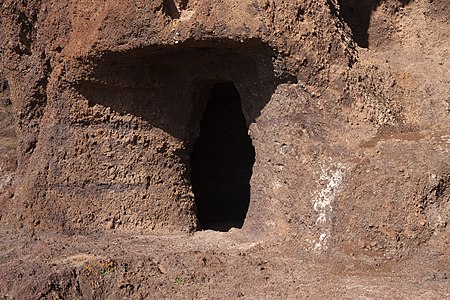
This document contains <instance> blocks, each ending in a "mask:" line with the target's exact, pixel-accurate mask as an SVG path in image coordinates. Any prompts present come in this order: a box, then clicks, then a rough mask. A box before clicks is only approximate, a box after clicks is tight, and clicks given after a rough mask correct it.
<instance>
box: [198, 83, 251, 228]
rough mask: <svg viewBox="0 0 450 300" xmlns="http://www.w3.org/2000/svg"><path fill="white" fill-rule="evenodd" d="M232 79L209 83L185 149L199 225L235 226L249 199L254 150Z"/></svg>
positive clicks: (245, 211) (239, 226)
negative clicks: (190, 148) (188, 154)
mask: <svg viewBox="0 0 450 300" xmlns="http://www.w3.org/2000/svg"><path fill="white" fill-rule="evenodd" d="M247 131H248V130H247V126H246V122H245V117H244V115H243V113H242V109H241V99H240V96H239V93H238V91H237V90H236V88H235V87H234V85H233V83H232V82H223V83H218V84H216V85H214V86H213V87H212V90H211V93H210V96H209V99H207V104H206V108H205V112H204V114H203V117H202V120H201V125H200V136H199V137H198V139H197V140H196V142H195V144H194V148H193V152H192V154H191V166H192V172H191V181H192V188H193V191H194V195H195V202H196V206H197V217H198V220H199V223H200V227H201V229H211V230H216V231H228V230H229V229H231V228H232V227H236V228H241V227H242V225H243V223H244V220H245V216H246V214H247V210H248V206H249V202H250V183H249V182H250V178H251V175H252V167H253V164H254V161H255V149H254V147H253V145H252V141H251V139H250V137H249V135H248V132H247Z"/></svg>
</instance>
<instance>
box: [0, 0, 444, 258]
mask: <svg viewBox="0 0 450 300" xmlns="http://www.w3.org/2000/svg"><path fill="white" fill-rule="evenodd" d="M380 2H381V1H374V0H366V1H344V0H341V1H325V0H319V1H292V0H251V1H250V0H245V1H242V0H241V1H234V0H230V1H219V0H198V1H187V0H186V1H185V0H183V1H175V0H164V1H163V0H160V1H51V0H42V1H23V2H20V3H17V1H9V0H5V1H1V12H0V13H1V22H2V23H1V25H2V27H1V31H0V35H1V38H2V41H4V42H3V43H2V45H1V48H0V50H1V65H0V71H1V72H2V73H0V75H1V79H2V81H1V82H0V83H1V86H0V87H1V93H2V94H1V98H0V116H1V119H0V142H1V143H0V197H1V198H0V224H1V226H2V227H3V228H18V227H26V228H36V229H40V230H52V231H61V232H69V233H70V232H95V231H99V230H100V231H103V230H105V231H108V230H114V231H116V232H123V233H154V234H177V233H190V232H193V231H196V230H198V229H200V226H199V221H198V216H197V213H196V211H197V210H196V202H195V193H194V192H195V187H194V192H193V188H192V184H191V169H192V166H191V153H192V151H193V147H194V144H195V142H196V141H197V139H198V138H199V136H200V135H201V134H202V131H201V130H200V128H201V122H202V119H203V117H204V113H205V107H206V105H207V103H208V100H209V98H210V95H211V90H212V89H213V88H214V87H216V86H217V85H218V84H224V83H228V84H232V85H233V86H234V87H235V89H236V90H237V92H238V93H239V96H240V102H241V107H242V113H243V116H244V118H245V123H246V126H247V127H248V132H249V136H250V138H251V142H252V144H253V147H254V151H255V162H254V165H253V169H252V174H251V179H250V183H249V184H250V199H249V207H248V212H247V215H246V218H245V221H244V224H243V229H242V234H243V235H251V236H256V237H258V236H267V235H271V236H286V235H289V236H296V237H297V238H298V243H299V245H300V246H301V247H302V249H307V250H308V251H309V250H310V251H325V250H327V249H330V248H333V249H339V250H340V251H344V252H346V253H351V254H353V253H360V252H361V253H370V254H371V255H375V256H393V257H401V256H402V255H404V254H407V253H410V252H411V251H413V250H414V249H416V247H419V246H420V247H426V248H427V249H432V250H433V251H437V252H439V253H442V251H443V252H445V253H448V249H449V248H448V236H449V227H448V218H449V207H450V204H449V197H450V164H449V157H450V139H449V136H450V99H449V98H448V95H449V94H450V88H449V81H448V78H450V76H449V75H450V74H449V71H448V70H450V65H449V64H450V60H449V51H450V48H449V44H448V39H449V36H448V30H446V28H448V27H447V26H448V22H449V14H450V11H449V7H448V1H445V0H442V1H428V2H427V3H423V2H424V1H412V2H411V3H409V2H410V1H394V0H389V1H383V2H381V3H380ZM424 28H432V29H433V31H432V32H431V31H430V32H429V33H428V32H426V31H425V29H424ZM11 103H12V104H11ZM225 117H226V116H225ZM13 119H15V121H14V124H15V126H11V124H13V121H12V120H13ZM232 122H233V119H230V123H232ZM224 142H225V143H226V141H224ZM220 147H221V146H219V144H218V146H217V150H219V148H220ZM224 159H225V158H224ZM16 162H17V167H16ZM218 165H220V164H218ZM212 167H213V166H212Z"/></svg>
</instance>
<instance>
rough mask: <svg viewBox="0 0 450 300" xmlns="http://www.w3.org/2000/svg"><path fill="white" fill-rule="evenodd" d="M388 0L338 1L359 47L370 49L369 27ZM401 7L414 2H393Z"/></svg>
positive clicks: (408, 0) (343, 16) (405, 0)
mask: <svg viewBox="0 0 450 300" xmlns="http://www.w3.org/2000/svg"><path fill="white" fill-rule="evenodd" d="M384 1H387V0H338V3H339V6H340V7H341V16H342V18H343V19H344V21H345V22H346V23H347V25H348V26H349V27H350V28H351V29H352V33H353V38H354V39H355V41H356V43H357V44H358V46H360V47H362V48H368V47H369V33H368V31H369V26H370V18H371V16H372V13H373V12H374V11H375V10H376V9H377V7H378V6H379V5H380V4H381V3H382V2H384ZM393 1H398V3H399V4H401V5H406V4H409V3H410V2H411V1H412V0H393Z"/></svg>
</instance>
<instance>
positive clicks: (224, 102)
mask: <svg viewBox="0 0 450 300" xmlns="http://www.w3.org/2000/svg"><path fill="white" fill-rule="evenodd" d="M275 57H276V56H275V54H274V51H273V49H272V48H271V47H269V46H268V45H266V44H264V43H262V42H261V41H259V40H247V41H244V42H235V41H230V40H221V41H209V42H208V41H202V42H198V41H196V42H186V43H182V44H179V45H171V46H152V47H148V48H142V49H136V50H131V51H127V52H121V53H105V54H103V55H102V57H101V59H96V60H95V59H94V60H93V61H92V63H93V64H94V66H95V67H94V69H93V72H92V74H88V76H86V77H88V78H91V79H90V80H89V81H82V82H76V83H74V86H75V88H76V89H77V90H78V92H79V93H80V94H81V95H82V96H83V97H84V98H85V99H87V100H88V103H89V105H90V106H94V105H99V106H103V107H108V108H110V109H111V112H112V113H116V114H119V115H126V114H128V115H130V114H131V115H134V116H136V117H138V118H140V119H141V120H142V121H143V122H144V124H145V125H144V126H143V127H142V125H140V126H141V127H140V130H150V129H152V128H159V129H161V130H162V131H164V132H165V133H166V134H168V135H171V136H172V137H174V138H176V139H178V140H179V141H180V142H182V144H183V145H184V147H185V148H184V149H183V150H180V151H178V152H177V155H178V156H179V158H180V162H181V163H183V164H185V166H186V169H187V170H188V172H186V176H190V174H192V178H187V179H188V180H191V182H192V184H193V190H194V194H195V198H196V204H197V206H198V215H197V216H198V217H199V221H200V225H201V227H203V228H205V229H215V230H227V229H229V228H230V227H231V226H234V227H241V226H242V223H243V222H244V218H245V214H246V212H247V209H248V204H249V200H250V185H249V180H250V177H251V170H252V166H253V163H254V157H255V153H254V152H255V150H254V148H253V146H252V143H251V139H250V137H249V136H248V134H247V131H248V126H249V125H250V124H251V123H252V122H254V121H255V119H256V118H257V117H258V116H259V115H260V113H261V110H262V109H263V108H264V106H265V105H266V104H267V103H268V101H269V100H270V99H271V96H272V95H273V93H274V91H275V89H276V88H277V86H278V85H279V84H280V83H283V82H295V81H296V78H295V77H293V76H292V75H291V74H283V73H277V72H275V70H274V68H273V61H274V59H275ZM96 117H98V121H95V120H92V119H91V120H89V121H88V122H86V123H83V122H84V121H82V118H74V122H79V123H78V124H74V125H76V126H81V127H83V126H92V125H93V124H94V123H95V122H97V123H96V124H97V125H98V126H111V127H113V128H114V130H117V131H120V132H121V133H122V134H124V135H126V134H127V133H128V132H129V131H130V130H131V128H130V127H132V126H130V124H125V123H124V124H120V123H117V122H115V124H111V125H108V124H104V123H105V121H104V120H105V117H103V116H101V115H100V116H94V118H96ZM106 119H107V117H106ZM194 144H195V146H194ZM191 153H192V156H191ZM191 162H192V165H191ZM192 167H193V168H192ZM191 170H192V173H191V172H190V171H191ZM215 223H216V224H217V223H220V224H221V225H219V226H217V225H214V224H215Z"/></svg>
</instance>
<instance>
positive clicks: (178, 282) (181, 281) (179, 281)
mask: <svg viewBox="0 0 450 300" xmlns="http://www.w3.org/2000/svg"><path fill="white" fill-rule="evenodd" d="M184 283H185V281H184V278H183V277H177V278H175V284H176V285H184Z"/></svg>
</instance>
